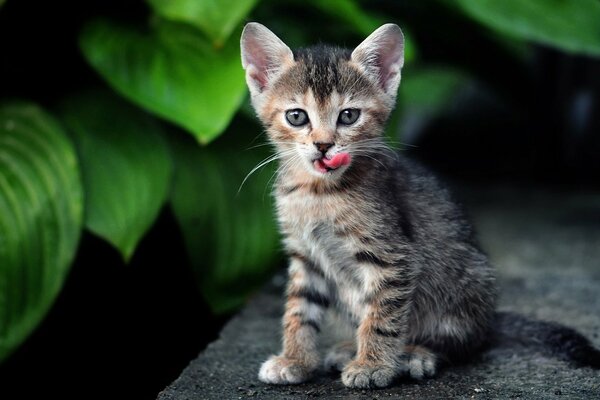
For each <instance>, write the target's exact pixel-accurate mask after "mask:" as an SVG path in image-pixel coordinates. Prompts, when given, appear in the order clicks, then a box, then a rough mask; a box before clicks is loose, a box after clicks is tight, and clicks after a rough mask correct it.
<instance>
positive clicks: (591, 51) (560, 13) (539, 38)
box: [454, 0, 600, 56]
mask: <svg viewBox="0 0 600 400" xmlns="http://www.w3.org/2000/svg"><path fill="white" fill-rule="evenodd" d="M454 5H455V6H456V7H459V8H460V9H461V10H463V11H464V12H465V13H466V14H467V15H468V16H470V17H471V18H474V19H475V20H477V21H479V22H481V23H482V24H484V25H486V26H489V27H490V28H492V29H496V30H498V31H499V32H502V33H505V34H507V35H509V36H513V37H516V38H523V39H527V40H532V41H535V42H539V43H544V44H546V45H549V46H554V47H558V48H560V49H563V50H565V51H569V52H573V53H582V54H588V55H594V56H600V39H599V38H600V23H599V21H600V2H598V1H597V0H571V1H566V0H527V1H522V0H503V1H497V0H458V1H456V2H454Z"/></svg>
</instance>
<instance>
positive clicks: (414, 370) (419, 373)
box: [407, 346, 437, 379]
mask: <svg viewBox="0 0 600 400" xmlns="http://www.w3.org/2000/svg"><path fill="white" fill-rule="evenodd" d="M407 352H408V355H409V359H408V373H409V374H410V376H411V378H414V379H423V378H428V377H432V376H434V375H435V371H436V362H437V359H436V357H435V354H433V353H432V352H431V351H429V350H428V349H426V348H425V347H422V346H410V348H408V349H407Z"/></svg>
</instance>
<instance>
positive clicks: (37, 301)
mask: <svg viewBox="0 0 600 400" xmlns="http://www.w3.org/2000/svg"><path fill="white" fill-rule="evenodd" d="M82 192H83V190H82V187H81V181H80V176H79V168H78V163H77V158H76V156H75V150H74V148H73V145H72V144H71V142H70V141H69V139H68V137H67V135H66V134H65V131H64V130H63V128H62V127H61V126H60V125H59V123H58V122H57V121H56V120H55V119H54V118H53V117H51V116H50V115H48V114H47V113H46V112H45V111H43V110H41V109H40V108H38V107H36V106H34V105H32V104H29V103H11V104H7V105H4V106H2V107H1V108H0V361H1V360H3V359H4V358H6V357H7V356H8V355H9V354H10V353H11V352H12V351H13V350H14V349H15V347H16V346H18V345H19V344H20V343H21V342H23V340H24V339H25V338H26V337H27V336H28V335H29V334H30V333H31V332H32V331H33V329H34V328H35V327H36V326H37V324H38V323H39V322H40V321H41V320H42V318H43V317H44V315H45V314H46V312H47V311H48V309H49V308H50V306H51V305H52V303H53V302H54V300H55V298H56V296H57V295H58V293H59V291H60V289H61V287H62V285H63V282H64V280H65V277H66V275H67V272H68V271H69V266H70V264H71V261H72V260H73V256H74V254H75V251H76V249H77V244H78V242H79V236H80V229H81V224H82V219H83V196H82Z"/></svg>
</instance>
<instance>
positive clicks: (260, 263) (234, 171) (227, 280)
mask: <svg viewBox="0 0 600 400" xmlns="http://www.w3.org/2000/svg"><path fill="white" fill-rule="evenodd" d="M173 148H174V152H175V154H176V157H175V162H176V173H175V184H174V188H173V194H172V198H171V202H172V206H173V210H174V212H175V215H176V217H177V219H178V221H179V224H180V226H181V228H182V231H183V234H184V238H185V242H186V247H187V249H188V253H189V255H190V259H191V261H192V264H193V265H194V268H195V271H196V272H197V274H198V276H199V281H200V285H201V288H202V293H203V294H204V296H205V297H206V299H207V300H208V302H209V304H210V305H211V307H212V308H213V310H214V311H215V312H226V311H230V310H232V309H234V308H235V307H238V306H239V305H241V304H242V303H243V301H244V300H245V299H246V297H247V296H248V294H249V293H250V292H251V291H253V290H255V289H256V288H257V287H258V286H259V285H260V284H261V283H262V282H263V281H264V279H265V277H266V275H267V274H268V273H269V272H271V271H272V267H273V262H274V260H275V257H276V255H277V252H276V249H278V248H279V238H278V233H277V229H276V225H275V219H274V216H273V210H272V202H271V196H270V194H269V193H268V189H267V182H268V180H269V178H270V177H271V176H272V175H271V173H272V170H271V171H270V172H271V173H269V171H262V172H257V173H256V174H255V175H253V176H252V177H251V178H250V179H248V181H247V182H246V183H245V185H244V187H243V188H242V189H241V190H240V192H239V193H238V189H239V187H240V184H241V182H242V180H243V179H244V176H245V175H246V174H247V173H248V172H249V171H250V170H251V169H252V167H253V166H254V165H256V164H257V163H258V162H259V161H260V160H261V156H262V155H264V151H260V150H259V149H253V150H248V151H244V150H243V149H242V146H239V147H237V148H235V149H234V148H228V147H225V148H224V147H218V146H210V147H208V148H205V149H204V148H198V146H193V144H189V143H188V144H186V143H181V142H180V143H176V144H174V145H173Z"/></svg>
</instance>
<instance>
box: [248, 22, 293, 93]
mask: <svg viewBox="0 0 600 400" xmlns="http://www.w3.org/2000/svg"><path fill="white" fill-rule="evenodd" d="M241 48H242V67H244V69H245V70H246V82H247V83H248V88H249V89H250V93H251V94H252V96H255V95H258V94H260V93H261V92H262V91H263V90H264V89H265V88H266V87H267V86H268V85H269V81H270V80H271V79H272V78H273V77H274V76H275V75H277V73H278V72H280V70H281V69H282V68H283V67H285V66H288V65H291V63H293V62H294V55H293V53H292V51H291V50H290V48H289V47H287V46H286V44H285V43H283V42H282V41H281V39H279V38H278V37H277V36H275V34H274V33H273V32H271V31H270V30H269V29H267V27H265V26H264V25H261V24H259V23H257V22H250V23H248V24H247V25H246V26H245V27H244V31H243V32H242V39H241Z"/></svg>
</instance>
